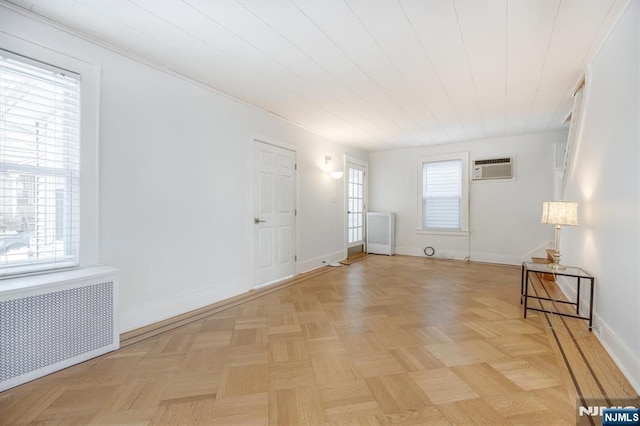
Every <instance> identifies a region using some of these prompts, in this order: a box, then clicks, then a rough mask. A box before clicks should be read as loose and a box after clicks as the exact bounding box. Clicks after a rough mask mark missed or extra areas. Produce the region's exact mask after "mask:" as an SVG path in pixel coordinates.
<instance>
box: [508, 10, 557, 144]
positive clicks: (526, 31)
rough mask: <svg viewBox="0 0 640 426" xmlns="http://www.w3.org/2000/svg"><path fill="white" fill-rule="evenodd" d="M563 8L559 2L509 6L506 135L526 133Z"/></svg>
mask: <svg viewBox="0 0 640 426" xmlns="http://www.w3.org/2000/svg"><path fill="white" fill-rule="evenodd" d="M559 7H560V1H559V0H557V1H546V2H540V1H533V0H529V1H526V0H525V1H510V2H509V3H508V20H507V76H506V78H507V85H506V87H507V93H506V99H507V104H506V110H507V121H506V128H505V132H506V134H517V133H524V132H525V129H526V126H527V120H528V119H529V113H530V112H531V107H532V106H533V102H534V99H535V97H536V92H537V90H538V88H539V87H538V86H539V84H540V78H541V76H542V71H543V68H544V64H545V59H546V57H547V50H548V48H549V43H550V41H551V36H552V35H553V29H554V24H555V21H556V16H557V13H558V9H559Z"/></svg>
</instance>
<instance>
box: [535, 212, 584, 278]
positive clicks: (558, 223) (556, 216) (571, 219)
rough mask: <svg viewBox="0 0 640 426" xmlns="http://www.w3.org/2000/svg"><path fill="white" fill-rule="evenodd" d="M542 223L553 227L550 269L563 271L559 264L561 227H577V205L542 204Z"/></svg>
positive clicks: (563, 267)
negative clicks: (553, 238) (553, 239)
mask: <svg viewBox="0 0 640 426" xmlns="http://www.w3.org/2000/svg"><path fill="white" fill-rule="evenodd" d="M541 222H542V223H548V224H550V225H555V228H556V241H555V250H554V253H553V263H552V264H550V265H549V267H550V268H552V269H565V266H563V265H561V264H560V230H561V229H562V227H563V226H577V225H578V203H572V202H568V201H545V202H544V203H542V220H541Z"/></svg>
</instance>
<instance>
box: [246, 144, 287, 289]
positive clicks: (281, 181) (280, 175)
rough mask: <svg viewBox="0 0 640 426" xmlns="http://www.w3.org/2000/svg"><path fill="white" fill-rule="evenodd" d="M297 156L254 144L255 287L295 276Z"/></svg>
mask: <svg viewBox="0 0 640 426" xmlns="http://www.w3.org/2000/svg"><path fill="white" fill-rule="evenodd" d="M295 169H296V153H295V152H294V151H291V150H288V149H284V148H280V147H277V146H274V145H270V144H266V143H263V142H258V141H255V142H254V182H255V187H254V188H255V200H254V202H255V204H254V206H255V207H254V209H255V215H254V218H253V223H254V225H253V226H254V242H255V244H254V251H255V259H254V269H255V284H256V285H257V286H260V285H264V284H268V283H271V282H275V281H278V280H281V279H283V278H287V277H290V276H292V275H294V273H295V223H296V218H295V214H296V213H295V205H296V199H295V195H296V179H295V178H296V174H295Z"/></svg>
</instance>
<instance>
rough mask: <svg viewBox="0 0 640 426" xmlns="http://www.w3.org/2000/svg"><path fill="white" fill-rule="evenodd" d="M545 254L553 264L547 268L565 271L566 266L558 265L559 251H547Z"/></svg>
mask: <svg viewBox="0 0 640 426" xmlns="http://www.w3.org/2000/svg"><path fill="white" fill-rule="evenodd" d="M547 254H548V255H549V256H550V257H551V258H552V259H553V262H552V263H549V264H548V265H547V268H549V269H552V270H557V271H558V270H563V269H567V267H566V266H564V265H562V264H561V263H560V250H547Z"/></svg>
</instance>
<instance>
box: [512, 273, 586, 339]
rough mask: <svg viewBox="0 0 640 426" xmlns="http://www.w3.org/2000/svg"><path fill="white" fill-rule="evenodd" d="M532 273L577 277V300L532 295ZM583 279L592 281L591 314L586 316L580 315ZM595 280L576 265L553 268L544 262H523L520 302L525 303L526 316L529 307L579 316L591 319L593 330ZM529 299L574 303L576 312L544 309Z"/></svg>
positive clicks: (563, 314) (535, 309)
mask: <svg viewBox="0 0 640 426" xmlns="http://www.w3.org/2000/svg"><path fill="white" fill-rule="evenodd" d="M531 273H534V274H538V273H539V274H554V275H556V276H563V277H573V278H575V279H576V285H577V289H576V301H575V302H569V301H566V300H560V299H551V298H549V297H542V296H532V295H530V294H529V274H531ZM582 280H587V281H589V282H590V286H589V292H590V298H589V315H588V316H586V317H585V316H581V315H580V287H581V284H582ZM594 281H595V278H594V277H593V276H592V275H589V274H588V273H586V272H585V271H584V270H582V269H581V268H577V267H574V266H566V267H565V268H564V269H556V268H551V267H549V266H548V265H547V264H543V263H532V262H522V275H521V278H520V303H521V304H524V317H525V318H526V317H527V309H528V310H530V311H538V312H546V313H550V314H555V315H562V316H564V317H571V318H579V319H583V320H587V321H589V331H591V327H592V326H593V286H594ZM529 299H538V300H547V301H550V302H558V303H564V304H568V305H573V306H575V307H576V314H575V315H573V314H568V313H564V312H557V311H550V310H547V309H542V308H532V307H531V306H529V305H528V303H527V302H528V300H529ZM541 306H542V305H541Z"/></svg>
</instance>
